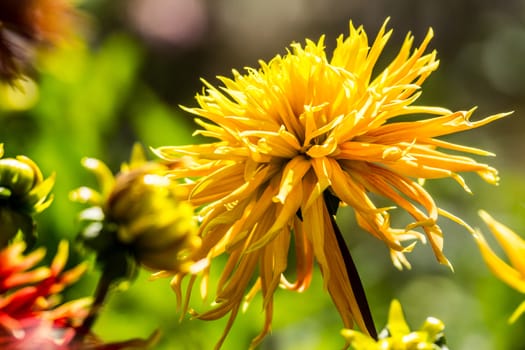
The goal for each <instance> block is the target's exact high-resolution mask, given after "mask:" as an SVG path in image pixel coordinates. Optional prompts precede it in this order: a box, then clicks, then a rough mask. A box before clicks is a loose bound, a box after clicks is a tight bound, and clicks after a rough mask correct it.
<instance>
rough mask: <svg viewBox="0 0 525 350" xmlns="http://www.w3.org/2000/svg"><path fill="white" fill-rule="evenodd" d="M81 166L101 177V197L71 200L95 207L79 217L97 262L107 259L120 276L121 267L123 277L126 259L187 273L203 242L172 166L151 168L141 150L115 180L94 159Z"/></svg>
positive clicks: (82, 191)
mask: <svg viewBox="0 0 525 350" xmlns="http://www.w3.org/2000/svg"><path fill="white" fill-rule="evenodd" d="M83 165H84V166H85V167H86V168H88V169H90V170H91V171H93V172H94V173H95V174H96V175H97V177H98V179H99V182H100V186H101V191H100V192H97V191H95V190H93V189H90V188H87V187H81V188H78V189H77V190H75V191H73V192H72V193H71V197H72V199H73V200H75V201H80V202H85V203H88V204H91V205H93V206H92V207H90V208H88V209H86V210H84V211H83V212H82V213H81V219H83V221H85V222H86V223H87V226H86V227H85V229H84V230H83V232H82V240H83V241H84V243H86V244H87V245H88V246H90V247H91V248H94V249H95V250H96V251H97V253H98V254H99V256H98V258H99V259H102V260H106V259H109V261H111V262H110V264H113V263H115V264H116V265H112V266H108V267H111V268H116V269H117V270H118V269H119V267H118V266H121V267H122V270H123V274H124V275H125V274H126V273H127V272H126V271H127V270H129V269H128V267H126V266H127V264H128V263H130V261H129V259H128V257H132V259H133V260H134V261H137V262H138V263H140V264H142V265H143V266H145V267H147V268H150V269H152V270H157V271H159V270H169V271H179V270H184V271H185V269H187V268H189V266H190V265H191V263H192V261H191V260H189V255H190V252H191V251H192V250H194V249H196V248H197V247H198V245H199V243H200V239H199V238H198V237H197V235H196V233H197V228H196V223H195V222H194V220H193V208H192V206H191V205H190V204H189V203H188V202H187V201H185V200H183V199H184V198H185V197H186V194H185V193H184V192H183V193H180V190H181V189H180V188H179V187H178V186H177V185H176V183H174V182H171V181H170V180H169V179H168V178H167V177H166V176H165V173H166V171H167V170H168V168H169V166H168V165H166V164H162V163H159V162H147V161H146V160H145V156H144V153H143V151H142V148H140V146H138V145H137V146H136V147H135V148H134V151H133V153H132V159H131V162H130V163H129V164H124V165H123V166H122V169H121V171H120V172H119V173H118V174H117V175H116V176H115V177H114V176H113V175H112V173H111V171H110V170H109V169H108V168H107V166H106V165H105V164H104V163H102V162H101V161H98V160H96V159H93V158H86V159H84V160H83ZM170 166H175V165H174V164H171V165H170ZM118 260H120V261H118ZM109 261H107V262H109ZM121 277H124V276H121Z"/></svg>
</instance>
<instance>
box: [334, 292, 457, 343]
mask: <svg viewBox="0 0 525 350" xmlns="http://www.w3.org/2000/svg"><path fill="white" fill-rule="evenodd" d="M444 330H445V325H444V324H443V322H442V321H441V320H438V319H437V318H434V317H428V318H427V319H426V320H425V322H424V323H423V325H422V326H421V328H420V329H419V330H417V331H411V330H410V327H409V326H408V324H407V322H406V321H405V316H404V315H403V309H402V308H401V304H400V303H399V301H397V300H392V303H391V304H390V311H389V313H388V322H387V325H386V328H385V329H384V330H383V332H381V334H380V335H379V339H378V340H375V339H373V338H371V337H370V336H369V335H366V334H363V333H361V332H358V331H356V330H353V329H343V330H342V331H341V334H342V335H343V336H344V337H345V338H346V340H347V341H348V343H349V344H350V346H352V347H353V348H354V349H356V350H446V349H448V347H447V346H446V345H445V337H444V334H443V331H444Z"/></svg>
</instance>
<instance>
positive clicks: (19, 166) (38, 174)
mask: <svg viewBox="0 0 525 350" xmlns="http://www.w3.org/2000/svg"><path fill="white" fill-rule="evenodd" d="M3 156H4V146H3V144H1V143H0V249H1V248H3V247H5V246H6V245H7V244H8V242H9V241H10V240H12V239H13V238H14V237H15V236H16V234H17V233H18V232H21V233H22V234H23V235H24V239H25V240H26V241H27V242H28V243H29V245H32V244H33V243H34V240H35V238H36V229H35V225H36V224H35V222H34V220H33V216H34V215H35V214H38V213H40V212H42V211H43V210H44V209H46V208H47V207H49V205H50V204H51V202H52V201H53V195H51V194H50V192H51V190H52V188H53V185H54V184H55V175H54V174H53V175H51V176H49V177H48V178H46V179H44V176H43V175H42V171H41V170H40V168H39V167H38V165H36V164H35V162H33V161H32V160H31V159H30V158H28V157H26V156H23V155H19V156H16V157H15V158H9V157H8V158H2V157H3Z"/></svg>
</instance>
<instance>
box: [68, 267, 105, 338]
mask: <svg viewBox="0 0 525 350" xmlns="http://www.w3.org/2000/svg"><path fill="white" fill-rule="evenodd" d="M112 282H113V278H111V277H110V276H108V274H107V273H105V272H103V273H102V275H101V276H100V279H99V281H98V284H97V288H96V290H95V300H93V304H91V308H90V310H89V314H88V315H87V317H86V318H85V319H84V321H83V322H82V324H81V325H80V326H79V327H78V328H77V333H76V336H75V337H76V338H77V340H78V339H82V338H83V337H84V336H85V335H86V334H88V333H90V331H91V328H92V327H93V324H94V323H95V321H96V320H97V318H98V315H99V313H100V310H101V309H102V306H103V304H104V301H105V300H106V297H107V295H108V293H109V289H110V287H111V283H112Z"/></svg>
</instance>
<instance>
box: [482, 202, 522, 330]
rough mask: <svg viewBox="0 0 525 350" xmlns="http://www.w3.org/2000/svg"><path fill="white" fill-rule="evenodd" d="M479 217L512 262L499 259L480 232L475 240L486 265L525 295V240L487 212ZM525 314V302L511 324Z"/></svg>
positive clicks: (515, 313) (519, 307)
mask: <svg viewBox="0 0 525 350" xmlns="http://www.w3.org/2000/svg"><path fill="white" fill-rule="evenodd" d="M479 215H480V216H481V218H482V219H483V221H484V222H485V224H487V226H488V227H489V229H490V231H491V232H492V233H493V234H494V237H496V239H497V241H498V243H499V244H500V245H501V247H502V248H503V251H504V252H505V253H506V254H507V256H508V258H509V261H510V264H508V263H506V262H505V261H503V260H502V259H501V258H499V257H498V256H497V255H496V253H494V251H493V250H492V249H491V248H490V246H489V244H488V243H487V241H486V240H485V237H483V235H482V233H481V232H480V231H479V230H478V231H476V232H475V233H474V238H475V239H476V242H477V243H478V247H479V249H480V251H481V255H482V256H483V259H484V260H485V263H486V264H487V266H488V267H489V268H490V270H491V271H492V272H493V273H494V275H496V276H497V277H498V278H499V279H500V280H502V281H503V282H505V283H506V284H508V285H509V286H511V287H512V288H514V289H516V290H517V291H519V292H521V293H525V240H524V239H523V238H521V237H520V236H519V235H518V234H516V233H515V232H514V231H512V230H511V229H510V228H508V227H507V226H505V225H503V224H502V223H501V222H498V221H496V220H495V219H494V218H492V216H490V215H489V214H488V213H487V212H485V211H483V210H480V212H479ZM523 312H525V301H524V302H523V303H521V304H520V306H518V308H517V309H516V311H514V313H513V314H512V316H511V317H510V319H509V322H514V321H516V320H517V319H518V317H519V316H521V314H522V313H523Z"/></svg>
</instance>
